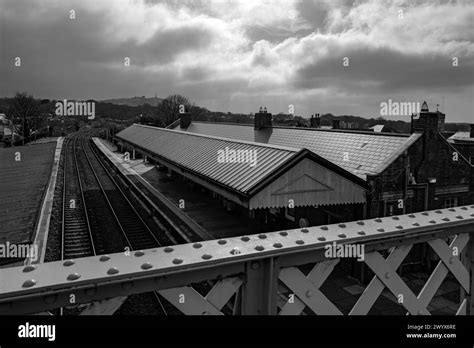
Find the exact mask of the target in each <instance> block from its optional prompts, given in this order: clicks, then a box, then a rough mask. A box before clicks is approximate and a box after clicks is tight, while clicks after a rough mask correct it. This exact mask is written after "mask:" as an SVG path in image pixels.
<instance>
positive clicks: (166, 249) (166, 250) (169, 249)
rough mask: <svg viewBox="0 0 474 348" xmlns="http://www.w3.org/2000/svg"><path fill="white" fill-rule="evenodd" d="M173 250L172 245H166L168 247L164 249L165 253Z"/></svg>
mask: <svg viewBox="0 0 474 348" xmlns="http://www.w3.org/2000/svg"><path fill="white" fill-rule="evenodd" d="M173 250H174V249H173V248H171V247H166V248H165V249H164V251H165V253H170V252H172V251H173Z"/></svg>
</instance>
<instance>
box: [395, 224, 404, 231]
mask: <svg viewBox="0 0 474 348" xmlns="http://www.w3.org/2000/svg"><path fill="white" fill-rule="evenodd" d="M395 227H396V228H398V229H399V230H402V229H403V226H402V225H397V226H395Z"/></svg>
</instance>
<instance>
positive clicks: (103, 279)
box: [0, 205, 474, 315]
mask: <svg viewBox="0 0 474 348" xmlns="http://www.w3.org/2000/svg"><path fill="white" fill-rule="evenodd" d="M470 236H471V238H469V237H470ZM472 236H474V205H471V206H463V207H457V208H450V209H442V210H435V211H429V212H422V213H414V214H407V215H401V216H394V217H385V218H379V219H369V220H363V221H354V222H348V223H340V224H334V225H327V226H317V227H309V228H303V229H294V230H287V231H278V232H270V233H262V234H257V235H249V236H243V237H235V238H225V239H220V240H209V241H203V242H199V243H191V244H182V245H175V246H169V247H163V248H155V249H147V250H140V251H132V252H129V253H125V252H123V253H116V254H110V255H101V256H93V257H87V258H79V259H74V260H66V261H58V262H50V263H43V264H39V265H31V266H25V267H14V268H6V269H1V270H0V314H25V313H37V312H42V311H45V310H51V309H54V308H59V307H64V306H69V305H71V297H72V296H73V297H74V304H81V303H91V302H94V301H101V300H105V299H110V298H114V297H121V296H128V295H131V294H138V293H143V292H149V291H158V293H159V294H161V295H162V296H163V297H165V298H166V299H167V300H168V301H169V302H171V303H172V304H173V305H174V306H175V307H177V308H178V309H179V310H181V311H182V312H183V313H185V314H216V315H217V314H223V308H224V307H225V306H226V305H227V304H229V303H230V304H231V305H232V306H231V307H232V309H233V313H234V314H282V315H283V314H301V313H302V312H303V310H305V308H307V309H309V310H310V311H311V312H314V313H316V314H343V313H342V311H341V310H340V309H339V308H338V307H337V306H336V305H335V304H334V303H332V302H331V301H330V300H329V299H328V298H327V297H326V296H325V295H324V294H323V292H321V290H320V287H321V285H322V284H323V283H324V282H325V280H326V279H327V278H328V276H329V275H330V274H331V272H332V271H333V269H334V267H335V266H336V264H337V263H338V262H339V261H340V258H338V256H339V255H338V254H337V253H336V254H333V255H330V256H329V257H328V253H327V251H328V250H343V247H339V249H338V246H341V245H342V246H344V248H345V249H344V250H345V251H346V252H347V251H351V250H352V251H353V252H355V253H356V252H357V250H362V254H358V255H357V257H360V258H361V259H363V262H364V263H365V264H366V265H367V266H368V267H369V268H370V269H371V270H372V271H373V273H374V274H375V276H374V277H373V279H372V281H371V282H370V283H369V284H368V285H367V287H366V288H365V290H364V292H363V293H362V294H361V296H360V298H359V299H358V300H357V302H356V304H355V305H354V306H353V307H352V309H351V310H350V311H349V314H367V313H368V312H369V310H370V309H371V307H372V305H373V304H374V303H375V301H376V300H377V298H378V297H379V296H380V295H381V293H382V291H383V290H384V289H385V288H387V289H388V290H389V291H390V292H392V294H393V295H394V296H395V297H396V298H397V297H399V296H400V295H402V297H403V299H404V300H403V302H402V303H401V304H402V305H403V306H404V307H405V308H406V310H407V312H409V313H411V314H430V313H429V311H428V309H427V307H428V304H429V303H430V301H431V299H432V298H433V297H434V295H435V293H436V292H437V290H438V289H439V286H440V285H441V283H442V282H443V280H444V279H445V277H446V276H447V274H448V273H449V272H450V273H452V275H453V276H454V277H455V279H456V280H457V281H458V282H459V284H460V288H461V290H462V293H463V295H462V298H461V303H460V306H459V309H458V311H457V314H474V303H473V301H472V298H471V292H472V289H473V288H474V284H473V278H474V277H473V274H472V273H473V270H474V265H473V260H474V252H473V251H474V243H473V237H472ZM448 237H449V238H448ZM446 240H448V243H449V244H448V243H446ZM419 243H428V244H429V245H430V246H431V248H432V249H433V250H434V251H435V252H436V254H437V255H438V256H439V259H440V260H439V262H438V264H437V266H436V268H435V269H434V271H433V273H432V274H431V276H430V277H429V279H428V280H427V282H426V284H425V286H424V287H423V289H422V290H421V291H420V293H419V294H417V295H416V294H414V293H413V292H412V290H411V289H410V288H409V287H408V286H407V285H406V284H405V282H404V281H403V279H402V278H401V277H400V276H399V275H398V273H397V269H398V268H399V266H400V264H401V263H402V262H403V260H404V259H405V257H406V256H407V255H408V253H409V252H410V250H411V249H412V247H413V245H415V244H419ZM358 246H359V247H358ZM362 246H363V248H362ZM357 248H359V249H357ZM382 250H388V256H386V257H385V256H384V255H385V254H386V253H381V251H382ZM344 256H346V257H347V255H344ZM353 256H356V255H353ZM308 264H314V265H311V267H312V268H311V270H310V272H309V273H307V274H306V275H305V274H304V273H303V272H302V271H301V269H300V268H299V266H302V265H308ZM203 281H213V282H214V283H213V288H212V289H211V290H210V291H209V292H208V293H207V295H204V296H203V295H201V294H200V293H199V292H198V291H196V290H195V288H193V286H192V285H191V284H196V283H199V282H203ZM289 295H291V296H289Z"/></svg>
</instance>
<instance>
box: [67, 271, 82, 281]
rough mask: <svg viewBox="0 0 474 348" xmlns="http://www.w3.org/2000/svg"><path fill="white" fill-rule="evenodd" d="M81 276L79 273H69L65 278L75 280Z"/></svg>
mask: <svg viewBox="0 0 474 348" xmlns="http://www.w3.org/2000/svg"><path fill="white" fill-rule="evenodd" d="M80 277H81V275H80V274H79V273H71V274H70V275H68V276H67V280H77V279H79V278H80Z"/></svg>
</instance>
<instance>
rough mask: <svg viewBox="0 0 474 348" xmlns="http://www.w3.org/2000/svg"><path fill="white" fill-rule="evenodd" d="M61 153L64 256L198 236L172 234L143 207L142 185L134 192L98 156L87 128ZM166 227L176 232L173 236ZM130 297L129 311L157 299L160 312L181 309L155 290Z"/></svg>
mask: <svg viewBox="0 0 474 348" xmlns="http://www.w3.org/2000/svg"><path fill="white" fill-rule="evenodd" d="M64 153H65V154H64V159H63V161H64V162H63V163H64V178H63V185H64V186H63V187H64V189H63V212H62V214H63V215H62V218H63V219H62V251H61V258H62V259H70V258H76V257H86V256H93V255H100V254H105V253H113V252H121V251H126V250H127V249H128V250H130V251H133V250H141V249H149V248H156V247H161V246H165V245H170V244H176V243H180V242H185V243H186V242H191V241H196V240H200V238H199V237H196V236H193V239H192V240H191V239H190V238H189V237H184V236H183V235H182V234H178V233H176V231H174V230H173V229H172V227H171V226H169V222H168V219H166V218H165V217H162V216H160V215H159V214H158V215H157V214H156V212H155V214H150V213H149V212H146V209H141V207H145V205H144V204H143V202H142V201H141V200H142V199H143V198H144V197H147V196H148V197H149V195H147V193H146V191H143V190H142V188H141V187H140V188H139V190H140V192H139V193H138V194H135V193H133V192H132V190H130V181H129V179H128V178H122V177H121V176H120V175H119V174H117V173H116V172H115V170H114V165H113V164H111V163H109V162H108V160H107V159H106V158H105V156H101V153H100V150H99V149H97V148H95V147H94V146H93V145H92V144H91V138H90V134H89V133H87V132H81V133H78V134H76V135H72V136H71V137H69V138H68V139H67V143H66V151H65V152H64ZM139 196H141V197H139ZM150 215H153V216H150ZM153 218H154V219H153ZM156 219H158V220H159V221H158V222H157V221H156ZM160 222H161V223H160ZM164 229H166V230H167V231H166V232H167V233H164ZM170 232H171V233H172V234H173V233H174V236H173V238H171V239H170V238H169V237H170ZM124 248H125V249H124ZM210 287H212V283H210V282H205V283H203V284H200V285H198V288H199V289H202V290H205V291H204V292H207V290H208V289H210ZM134 296H138V297H139V299H138V301H133V303H134V304H133V305H131V306H130V309H132V310H134V307H136V306H137V305H136V304H135V303H136V302H138V306H142V307H143V308H144V309H145V310H147V311H148V310H149V308H147V307H149V306H152V304H153V303H155V304H156V307H157V310H158V312H159V313H160V314H162V315H168V314H169V313H172V314H181V313H180V312H179V311H178V310H177V309H176V308H175V307H174V306H173V305H172V304H170V303H169V302H168V301H166V300H164V299H163V298H162V297H161V296H160V295H159V294H158V293H157V292H152V293H148V294H142V295H134Z"/></svg>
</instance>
